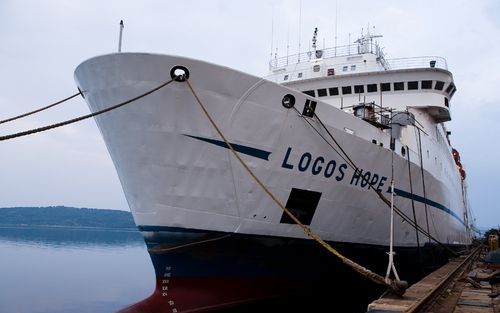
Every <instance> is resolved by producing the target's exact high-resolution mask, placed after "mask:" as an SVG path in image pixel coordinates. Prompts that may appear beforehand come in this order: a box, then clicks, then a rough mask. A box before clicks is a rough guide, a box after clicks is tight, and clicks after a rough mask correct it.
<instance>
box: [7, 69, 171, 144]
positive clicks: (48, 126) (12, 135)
mask: <svg viewBox="0 0 500 313" xmlns="http://www.w3.org/2000/svg"><path fill="white" fill-rule="evenodd" d="M176 78H178V77H177V76H176V77H174V78H172V79H170V80H168V81H166V82H164V83H163V84H161V85H159V86H157V87H155V88H153V89H151V90H149V91H147V92H145V93H143V94H141V95H139V96H137V97H134V98H132V99H129V100H127V101H123V102H121V103H118V104H115V105H113V106H110V107H108V108H106V109H102V110H100V111H97V112H94V113H90V114H87V115H83V116H79V117H76V118H73V119H70V120H66V121H63V122H59V123H55V124H50V125H47V126H43V127H39V128H34V129H30V130H27V131H22V132H19V133H15V134H10V135H5V136H1V137H0V141H5V140H9V139H13V138H17V137H23V136H28V135H32V134H36V133H40V132H44V131H47V130H49V129H54V128H57V127H61V126H65V125H69V124H73V123H76V122H79V121H83V120H85V119H88V118H91V117H94V116H97V115H101V114H103V113H106V112H109V111H112V110H115V109H118V108H120V107H122V106H124V105H127V104H129V103H131V102H134V101H137V100H139V99H141V98H144V97H145V96H147V95H149V94H152V93H153V92H155V91H157V90H159V89H161V88H163V87H165V86H167V85H168V84H170V83H171V82H173V81H174V80H175V79H176ZM78 94H79V93H78Z"/></svg>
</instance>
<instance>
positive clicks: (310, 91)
mask: <svg viewBox="0 0 500 313" xmlns="http://www.w3.org/2000/svg"><path fill="white" fill-rule="evenodd" d="M302 92H303V93H305V94H306V95H309V96H311V97H316V94H315V93H314V90H306V91H302Z"/></svg>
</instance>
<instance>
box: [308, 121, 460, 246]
mask: <svg viewBox="0 0 500 313" xmlns="http://www.w3.org/2000/svg"><path fill="white" fill-rule="evenodd" d="M302 117H303V118H304V119H305V117H304V116H302ZM314 117H316V119H317V120H318V122H319V123H320V124H321V126H322V127H323V129H325V131H326V132H327V133H328V135H329V137H330V138H331V139H332V140H333V142H334V143H335V144H336V145H337V147H338V148H339V149H340V150H341V151H342V153H343V154H344V156H342V155H341V154H340V153H339V152H338V151H337V150H336V149H335V148H333V146H332V145H330V144H329V145H330V147H332V148H333V149H334V151H335V152H337V154H338V155H339V156H340V157H341V158H342V159H344V161H346V162H347V163H348V164H349V165H350V166H351V168H353V169H354V170H355V171H359V167H357V166H356V164H355V163H354V162H353V161H352V160H351V158H350V157H349V155H348V154H347V153H346V152H345V150H344V149H343V148H342V146H340V144H339V143H338V141H337V140H336V139H335V137H334V136H333V134H332V133H331V132H330V131H329V130H328V128H326V125H325V124H324V123H323V122H322V121H321V119H320V118H319V116H318V115H317V114H316V113H314ZM306 122H307V123H308V124H309V125H310V126H311V127H312V128H313V129H315V128H314V126H312V125H311V124H310V123H309V121H307V119H306ZM315 130H316V129H315ZM316 132H317V133H319V132H318V131H317V130H316ZM321 137H322V138H323V139H324V140H325V141H326V139H325V138H324V137H323V136H321ZM327 143H328V141H327ZM360 176H361V179H362V180H363V181H364V182H367V183H368V188H369V189H371V190H373V191H374V192H375V193H376V194H377V195H378V196H379V198H380V199H381V200H382V201H383V202H384V203H385V204H386V205H387V206H389V207H391V205H392V206H393V208H394V211H395V212H396V213H397V214H398V215H399V216H400V217H401V218H402V219H403V220H404V221H405V222H407V223H409V224H410V225H411V226H413V227H414V228H415V229H416V230H418V231H420V232H421V233H422V234H424V235H426V236H428V237H429V238H430V239H432V240H433V241H435V242H436V243H437V244H438V245H440V246H441V247H443V248H444V249H445V250H447V251H448V252H450V253H451V254H452V255H453V256H458V253H456V252H455V251H453V250H452V249H450V248H449V247H448V246H446V245H445V244H444V243H442V242H441V241H439V240H438V239H436V238H435V237H434V236H432V235H431V234H430V232H427V231H425V229H423V228H422V227H421V226H420V225H418V224H417V223H414V222H413V221H412V220H411V218H410V217H408V215H406V214H405V213H404V212H403V211H402V210H401V209H399V208H398V207H397V206H396V205H395V204H391V201H390V200H389V199H387V197H386V196H384V195H383V194H382V192H381V191H378V190H377V189H375V187H373V186H372V185H371V184H370V183H369V182H368V180H367V178H365V177H364V175H360Z"/></svg>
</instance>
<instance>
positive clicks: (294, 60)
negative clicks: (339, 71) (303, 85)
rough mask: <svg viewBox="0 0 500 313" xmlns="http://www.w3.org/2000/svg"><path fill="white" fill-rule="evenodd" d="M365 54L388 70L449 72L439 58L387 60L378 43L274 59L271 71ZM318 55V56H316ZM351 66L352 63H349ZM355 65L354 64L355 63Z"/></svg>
mask: <svg viewBox="0 0 500 313" xmlns="http://www.w3.org/2000/svg"><path fill="white" fill-rule="evenodd" d="M364 53H371V54H374V55H376V56H377V59H378V61H379V63H380V65H381V66H382V67H384V68H385V69H386V70H399V69H415V68H429V67H431V68H440V69H444V70H448V64H447V63H446V59H444V58H442V57H438V56H423V57H411V58H397V59H387V60H386V59H385V58H384V54H383V53H382V51H381V49H380V48H379V46H378V45H377V44H376V43H364V44H362V45H360V44H355V45H347V46H339V47H335V48H328V49H324V50H317V51H316V52H314V51H311V52H303V53H300V54H294V55H290V56H286V57H280V58H276V59H273V60H271V61H270V62H269V70H270V71H271V72H273V71H276V70H280V69H285V68H286V67H287V66H289V65H294V64H300V63H307V62H310V61H312V60H315V59H323V60H326V59H330V58H335V57H342V56H351V55H352V56H354V55H361V54H364ZM316 54H317V55H316ZM349 64H350V63H349ZM353 64H354V63H353Z"/></svg>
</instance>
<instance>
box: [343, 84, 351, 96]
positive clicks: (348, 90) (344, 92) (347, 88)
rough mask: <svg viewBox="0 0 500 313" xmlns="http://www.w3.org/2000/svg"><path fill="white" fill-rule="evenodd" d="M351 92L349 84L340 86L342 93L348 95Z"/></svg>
mask: <svg viewBox="0 0 500 313" xmlns="http://www.w3.org/2000/svg"><path fill="white" fill-rule="evenodd" d="M351 93H352V88H351V86H344V87H342V94H343V95H350V94H351Z"/></svg>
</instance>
